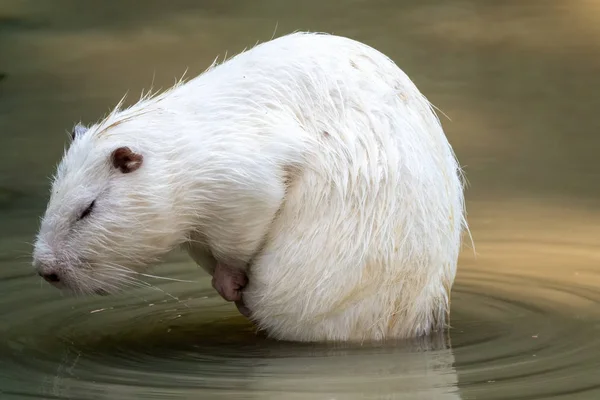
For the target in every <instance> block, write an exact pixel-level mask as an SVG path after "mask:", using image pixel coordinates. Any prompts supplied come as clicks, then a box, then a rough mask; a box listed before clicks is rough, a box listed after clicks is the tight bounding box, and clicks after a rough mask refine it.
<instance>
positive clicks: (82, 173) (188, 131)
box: [34, 33, 467, 341]
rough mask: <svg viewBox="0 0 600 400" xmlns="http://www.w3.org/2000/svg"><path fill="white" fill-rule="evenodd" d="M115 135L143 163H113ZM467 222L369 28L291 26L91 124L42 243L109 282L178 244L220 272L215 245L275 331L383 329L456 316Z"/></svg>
mask: <svg viewBox="0 0 600 400" xmlns="http://www.w3.org/2000/svg"><path fill="white" fill-rule="evenodd" d="M121 146H129V147H130V148H131V149H133V150H134V151H136V152H139V153H140V154H142V155H143V157H144V161H143V164H142V167H141V168H140V169H139V170H137V171H135V172H133V173H130V174H123V173H121V172H119V171H118V170H116V169H114V168H113V167H112V166H111V164H110V161H109V155H110V153H111V151H112V150H114V149H115V148H117V147H121ZM93 199H97V201H96V203H97V204H96V207H95V209H94V211H93V212H92V214H90V216H89V217H88V218H87V219H84V220H82V221H79V222H76V221H75V219H76V217H77V215H78V213H80V212H81V211H82V210H83V209H85V208H86V207H87V205H88V204H89V202H91V201H92V200H93ZM466 227H467V224H466V220H465V213H464V198H463V185H462V180H461V171H460V167H459V165H458V164H457V161H456V159H455V157H454V154H453V151H452V148H451V146H450V145H449V143H448V141H447V139H446V137H445V135H444V132H443V130H442V128H441V125H440V123H439V121H438V119H437V117H436V115H435V114H434V112H433V111H432V108H431V105H430V103H429V102H428V101H427V100H426V98H425V97H424V96H423V95H422V94H421V93H420V92H419V91H418V89H417V88H416V87H415V85H414V84H413V83H412V82H411V80H410V79H409V78H408V77H407V76H406V75H405V74H404V73H403V72H402V71H401V70H400V69H399V68H398V67H397V66H396V65H395V64H394V63H393V62H392V61H391V60H390V59H389V58H387V57H386V56H385V55H383V54H381V53H380V52H378V51H376V50H374V49H373V48H371V47H368V46H366V45H364V44H361V43H359V42H356V41H353V40H350V39H347V38H342V37H337V36H333V35H323V34H307V33H294V34H290V35H287V36H283V37H280V38H278V39H275V40H272V41H269V42H266V43H263V44H260V45H258V46H256V47H254V48H252V49H251V50H248V51H246V52H243V53H241V54H240V55H237V56H235V57H233V58H232V59H230V60H228V61H226V62H225V63H223V64H221V65H218V66H216V65H213V66H212V67H211V68H210V69H209V70H207V71H206V72H205V73H203V74H201V75H200V76H198V77H196V78H194V79H192V80H190V81H188V82H187V83H181V84H178V85H176V86H175V87H173V88H171V89H170V90H168V91H167V92H164V93H162V94H160V95H158V96H155V97H147V98H144V99H142V100H141V101H140V102H138V103H137V104H135V105H133V106H132V107H130V108H128V109H124V110H119V109H118V107H117V109H116V110H115V111H114V112H113V113H111V114H110V115H109V116H108V117H107V118H106V119H104V120H103V121H101V122H100V123H98V124H96V125H93V126H91V127H90V129H89V130H88V131H87V132H86V133H84V134H83V135H80V137H78V138H77V139H76V140H75V141H74V142H73V143H72V145H71V146H70V148H69V149H68V151H67V152H66V154H65V156H64V159H63V160H62V162H61V163H60V166H59V168H58V171H57V174H56V177H55V181H54V184H53V187H52V197H51V199H50V201H49V205H48V209H47V212H46V215H45V217H44V219H43V221H42V225H41V228H40V232H39V235H38V241H37V243H36V246H35V251H34V258H35V260H36V261H35V262H36V265H38V266H40V268H42V269H43V268H59V269H60V274H61V277H63V279H62V283H61V285H63V286H64V287H67V288H70V289H72V290H75V291H81V292H86V293H87V292H93V291H97V290H98V289H104V290H108V291H111V290H112V289H113V288H115V287H117V286H118V285H120V284H121V283H122V280H121V277H123V276H124V275H125V274H126V273H125V272H123V267H128V268H132V269H137V270H140V269H142V268H144V267H145V266H146V265H148V264H149V263H152V262H156V261H158V260H160V258H161V256H163V255H164V254H165V253H167V252H168V251H170V250H171V249H173V248H175V247H176V246H179V245H182V246H184V247H185V248H187V249H188V250H189V252H190V255H191V256H192V257H193V258H194V259H195V260H196V261H197V262H200V263H202V266H203V267H204V268H205V269H206V270H207V271H209V272H211V271H212V268H213V267H214V259H213V257H212V256H211V254H212V255H213V256H214V258H216V259H218V260H220V261H222V262H225V263H228V264H230V265H234V266H238V267H239V268H245V267H246V264H247V263H249V262H250V267H249V271H248V274H249V279H250V283H249V285H248V287H247V289H246V291H245V293H244V300H245V302H246V304H247V305H248V306H249V308H250V309H251V310H252V311H253V319H254V320H255V322H256V323H257V324H258V325H259V327H261V328H263V329H265V330H266V331H267V333H268V334H269V335H271V336H272V337H275V338H280V339H288V340H301V341H307V340H371V339H375V340H378V339H383V338H402V337H410V336H417V335H422V334H427V333H428V332H430V331H431V330H437V329H441V328H444V327H445V324H446V323H447V317H448V310H449V298H450V293H449V292H450V289H451V287H452V284H453V281H454V278H455V273H456V267H457V258H458V254H459V249H460V245H461V237H462V233H463V230H464V229H465V228H466Z"/></svg>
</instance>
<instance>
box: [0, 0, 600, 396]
mask: <svg viewBox="0 0 600 400" xmlns="http://www.w3.org/2000/svg"><path fill="white" fill-rule="evenodd" d="M276 26H277V30H276V35H281V34H283V33H287V32H290V31H293V30H311V31H315V30H319V31H327V32H332V33H336V34H341V35H346V36H350V37H352V38H355V39H358V40H361V41H363V42H366V43H368V44H371V45H373V46H375V47H376V48H378V49H380V50H381V51H383V52H385V53H386V54H388V55H389V56H390V57H392V58H393V59H394V60H395V61H396V62H397V63H398V64H399V65H400V67H401V68H403V69H404V70H405V71H406V72H407V73H408V74H409V76H411V77H412V78H413V79H414V81H415V82H416V83H417V85H418V86H419V87H420V88H421V90H422V91H423V92H424V93H425V94H426V95H427V96H428V97H429V98H430V100H432V101H433V102H434V103H435V104H436V105H437V106H438V107H439V108H440V109H441V110H443V112H444V113H445V114H447V115H448V116H449V117H450V119H451V121H449V120H447V119H443V123H444V126H445V129H446V131H447V134H448V137H449V139H450V140H451V142H452V144H453V145H454V147H455V150H456V153H457V155H458V157H459V159H460V161H461V163H462V164H463V165H464V166H465V170H466V173H467V176H468V178H469V181H470V188H469V190H468V192H467V199H468V209H469V221H470V224H471V229H472V233H473V237H474V240H475V245H476V252H477V256H476V257H475V256H474V255H473V251H472V249H469V248H466V249H465V250H464V251H463V254H462V255H461V259H460V265H459V273H458V277H457V281H456V284H455V287H454V291H453V299H452V329H450V330H449V332H448V333H447V336H444V337H435V338H430V339H427V340H420V341H408V342H402V343H395V344H387V345H381V346H363V347H358V346H325V345H321V346H315V345H297V344H290V343H277V342H272V341H268V340H265V339H264V338H262V337H260V336H257V335H255V334H254V331H253V328H252V327H251V326H250V325H248V324H247V323H246V322H245V321H244V319H243V318H241V317H238V316H237V313H236V311H235V307H233V306H232V305H230V304H227V303H225V302H224V301H222V300H221V299H220V298H219V297H218V296H217V295H216V294H215V293H214V292H213V290H212V289H211V288H210V283H209V281H208V279H207V277H206V275H205V274H204V273H203V272H201V271H200V270H199V269H198V268H196V267H195V266H194V264H193V263H192V262H191V261H190V260H188V259H187V258H186V256H185V255H183V254H179V253H176V254H173V255H172V256H170V257H169V259H168V260H166V262H165V263H164V264H162V265H160V266H157V267H156V268H155V269H154V270H153V271H151V273H154V274H156V275H160V276H164V277H169V278H177V279H183V280H190V281H194V282H191V283H181V282H172V281H164V280H157V279H150V278H148V282H149V283H150V284H152V285H153V286H152V287H147V288H140V289H137V290H135V291H131V292H129V293H127V294H123V295H119V296H115V297H101V298H98V297H90V298H85V299H73V298H69V297H63V296H62V295H61V294H60V293H59V292H58V291H56V290H55V289H53V288H50V287H49V286H48V285H47V284H45V283H43V284H42V283H40V280H39V278H38V277H37V276H35V275H34V274H33V271H32V269H31V267H30V251H31V248H30V246H29V245H28V243H29V242H32V241H33V237H34V234H35V231H36V228H37V221H38V218H39V216H40V215H41V213H42V212H43V210H44V207H45V201H46V198H47V192H48V183H49V181H48V178H49V176H50V175H51V173H52V172H53V171H54V166H55V164H56V163H57V162H58V161H59V159H60V157H61V155H62V151H63V148H64V146H65V144H66V130H67V129H69V128H70V127H71V126H72V125H73V124H74V122H76V121H79V120H80V119H81V120H83V121H84V122H85V121H88V122H89V121H93V120H96V119H98V118H99V117H100V116H101V115H103V114H104V113H105V112H106V111H107V110H108V109H109V108H110V107H112V106H114V104H115V103H116V102H117V101H118V100H119V99H120V98H121V97H122V96H123V94H124V93H125V92H127V91H128V92H129V93H130V94H131V98H134V97H136V96H137V95H138V94H139V93H141V91H142V89H148V88H149V86H150V85H151V83H152V82H154V87H155V88H160V87H162V88H166V87H168V86H169V85H170V84H172V83H173V82H174V81H175V79H177V78H179V77H181V75H182V74H183V73H184V71H185V70H186V69H187V70H188V75H194V74H197V73H199V72H201V71H202V70H204V69H205V68H206V67H207V66H208V65H209V64H210V63H211V62H212V61H213V59H214V58H215V57H216V56H217V55H221V56H222V55H224V53H225V51H227V52H228V54H229V55H231V54H233V53H235V52H237V51H240V50H241V49H243V48H244V47H248V46H252V45H253V44H254V43H256V41H259V40H260V41H264V40H267V39H269V38H270V37H271V36H272V34H273V32H274V31H275V28H276ZM599 88H600V2H598V1H595V0H571V1H568V2H566V1H559V0H544V1H542V0H528V1H525V0H512V1H511V0H508V1H496V0H470V1H466V0H464V1H463V0H457V1H451V2H450V1H443V0H414V1H405V0H394V1H392V0H386V1H382V0H371V1H361V0H353V1H351V0H348V1H331V2H325V1H314V0H307V1H304V2H291V1H283V0H279V1H275V0H259V1H253V2H243V1H233V0H220V1H217V0H210V1H175V0H172V1H168V2H167V1H159V0H152V1H150V0H146V1H131V0H129V1H104V2H83V1H37V0H35V1H34V0H29V1H26V0H20V1H19V0H3V1H2V2H1V3H0V293H1V294H2V301H1V302H0V398H1V399H10V400H12V399H27V398H41V399H165V398H171V399H200V398H201V399H242V398H244V399H349V398H371V399H464V400H466V399H486V400H496V399H498V400H500V399H550V398H551V399H561V400H573V399H598V398H600V183H599V182H600V163H599V162H598V151H599V150H600V133H599V132H600V117H599V116H598V112H597V109H598V108H599V107H600V96H599V95H598V93H599Z"/></svg>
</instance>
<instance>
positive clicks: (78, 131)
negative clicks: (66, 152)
mask: <svg viewBox="0 0 600 400" xmlns="http://www.w3.org/2000/svg"><path fill="white" fill-rule="evenodd" d="M87 131H88V128H87V127H86V126H84V125H82V124H81V122H78V123H77V125H75V126H74V127H73V130H72V131H71V139H73V140H75V139H76V138H78V137H80V136H81V135H83V134H84V133H86V132H87Z"/></svg>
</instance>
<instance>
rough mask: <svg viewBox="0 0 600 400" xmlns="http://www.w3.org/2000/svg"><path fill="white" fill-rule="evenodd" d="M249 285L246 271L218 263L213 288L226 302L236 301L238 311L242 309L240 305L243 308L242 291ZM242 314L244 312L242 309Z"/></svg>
mask: <svg viewBox="0 0 600 400" xmlns="http://www.w3.org/2000/svg"><path fill="white" fill-rule="evenodd" d="M247 284H248V278H247V277H246V274H245V272H244V271H242V270H240V269H238V268H232V267H229V266H227V265H225V264H221V263H217V266H216V267H215V272H214V274H213V279H212V286H213V288H215V290H216V291H217V292H218V293H219V294H220V295H221V297H223V298H224V299H225V300H227V301H235V302H236V305H237V306H238V309H240V308H241V307H240V305H241V306H242V307H243V303H242V290H243V289H244V287H246V285H247ZM238 303H239V304H238ZM240 312H242V310H241V309H240ZM242 314H243V312H242Z"/></svg>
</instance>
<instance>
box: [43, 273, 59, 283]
mask: <svg viewBox="0 0 600 400" xmlns="http://www.w3.org/2000/svg"><path fill="white" fill-rule="evenodd" d="M39 275H40V276H41V277H42V278H44V279H45V280H46V281H47V282H50V283H56V282H60V278H59V277H58V275H56V274H43V273H41V272H40V273H39Z"/></svg>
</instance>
